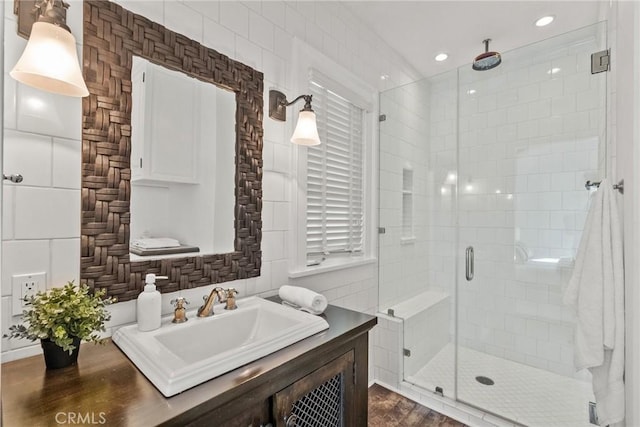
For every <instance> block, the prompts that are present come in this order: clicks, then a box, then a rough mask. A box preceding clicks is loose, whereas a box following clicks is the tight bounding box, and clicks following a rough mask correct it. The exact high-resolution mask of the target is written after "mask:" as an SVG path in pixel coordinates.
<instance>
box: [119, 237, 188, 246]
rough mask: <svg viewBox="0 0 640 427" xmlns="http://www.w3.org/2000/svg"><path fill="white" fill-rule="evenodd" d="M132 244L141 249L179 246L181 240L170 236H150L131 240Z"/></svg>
mask: <svg viewBox="0 0 640 427" xmlns="http://www.w3.org/2000/svg"><path fill="white" fill-rule="evenodd" d="M131 245H132V246H137V247H139V248H141V249H160V248H177V247H179V246H180V242H179V241H177V240H176V239H172V238H170V237H148V238H144V239H136V240H134V241H132V242H131Z"/></svg>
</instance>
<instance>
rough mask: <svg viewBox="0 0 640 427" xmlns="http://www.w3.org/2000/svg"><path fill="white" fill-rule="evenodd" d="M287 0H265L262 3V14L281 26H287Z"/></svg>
mask: <svg viewBox="0 0 640 427" xmlns="http://www.w3.org/2000/svg"><path fill="white" fill-rule="evenodd" d="M284 8H285V2H283V1H277V0H274V1H265V2H263V3H262V16H264V17H265V18H266V19H268V20H269V21H271V22H272V23H273V24H275V25H277V26H278V27H280V28H283V29H284V28H285V13H284Z"/></svg>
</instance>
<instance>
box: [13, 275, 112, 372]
mask: <svg viewBox="0 0 640 427" xmlns="http://www.w3.org/2000/svg"><path fill="white" fill-rule="evenodd" d="M105 293H106V292H105V291H104V290H98V291H95V292H91V290H90V289H89V288H88V287H87V286H84V285H83V286H79V287H77V286H75V285H74V284H73V282H68V283H67V284H66V285H64V286H63V287H59V288H53V289H51V290H49V291H47V292H38V293H37V294H36V295H35V296H32V297H30V298H28V299H27V303H28V306H29V307H28V308H27V309H25V310H24V311H23V312H22V315H23V322H24V323H22V324H18V325H12V326H11V327H10V328H9V337H10V338H27V339H29V340H31V341H35V340H36V339H40V341H41V344H42V350H43V352H44V359H45V364H46V366H47V369H57V368H64V367H66V366H69V365H73V364H75V363H76V361H77V360H78V351H79V350H80V340H85V341H90V342H94V343H100V342H101V341H102V339H101V338H100V335H99V334H98V333H99V332H104V331H105V327H104V323H105V322H106V321H108V320H109V319H110V318H111V314H110V313H109V312H108V311H107V309H106V308H105V306H106V305H108V304H111V303H112V302H113V301H114V300H113V299H112V298H103V297H104V295H105Z"/></svg>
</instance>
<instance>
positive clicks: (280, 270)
mask: <svg viewBox="0 0 640 427" xmlns="http://www.w3.org/2000/svg"><path fill="white" fill-rule="evenodd" d="M285 244H286V242H285ZM288 263H289V261H288V260H287V259H283V260H278V261H273V262H272V263H271V289H276V290H277V289H279V288H280V286H282V285H287V284H289V264H288Z"/></svg>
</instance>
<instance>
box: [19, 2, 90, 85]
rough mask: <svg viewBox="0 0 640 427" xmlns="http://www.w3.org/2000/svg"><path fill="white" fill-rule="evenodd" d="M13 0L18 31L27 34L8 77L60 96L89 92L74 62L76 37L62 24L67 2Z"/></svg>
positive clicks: (75, 57)
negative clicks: (26, 39)
mask: <svg viewBox="0 0 640 427" xmlns="http://www.w3.org/2000/svg"><path fill="white" fill-rule="evenodd" d="M15 3H16V4H15V12H16V14H17V15H18V34H20V35H22V36H24V37H28V38H29V41H28V43H27V47H25V49H24V52H23V53H22V56H21V57H20V59H19V60H18V63H17V64H16V65H15V67H13V70H11V72H10V73H9V74H10V75H11V77H13V78H14V79H16V80H17V81H19V82H20V83H24V84H26V85H29V86H33V87H35V88H37V89H42V90H45V91H47V92H53V93H57V94H60V95H67V96H75V97H81V96H87V95H89V90H88V89H87V85H86V84H85V82H84V79H83V78H82V71H81V70H80V63H79V62H78V54H77V52H76V39H75V37H73V34H71V30H70V29H69V27H68V26H67V23H66V21H67V8H68V7H69V4H67V3H65V2H64V1H62V0H36V1H24V0H16V1H15ZM30 6H31V7H30ZM27 8H29V9H27ZM29 28H30V31H29Z"/></svg>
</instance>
